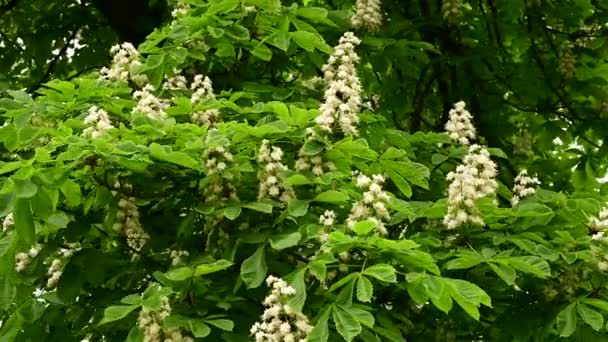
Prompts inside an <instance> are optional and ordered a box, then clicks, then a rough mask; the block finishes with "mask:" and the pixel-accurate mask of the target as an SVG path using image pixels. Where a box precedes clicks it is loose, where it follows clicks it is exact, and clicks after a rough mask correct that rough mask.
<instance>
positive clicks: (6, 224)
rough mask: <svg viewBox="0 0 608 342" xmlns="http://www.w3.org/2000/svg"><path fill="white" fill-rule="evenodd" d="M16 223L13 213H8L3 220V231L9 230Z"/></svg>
mask: <svg viewBox="0 0 608 342" xmlns="http://www.w3.org/2000/svg"><path fill="white" fill-rule="evenodd" d="M14 224H15V222H14V220H13V213H10V214H8V215H6V217H4V220H2V231H3V232H5V233H6V232H8V231H9V230H10V229H11V227H12V226H13V225H14Z"/></svg>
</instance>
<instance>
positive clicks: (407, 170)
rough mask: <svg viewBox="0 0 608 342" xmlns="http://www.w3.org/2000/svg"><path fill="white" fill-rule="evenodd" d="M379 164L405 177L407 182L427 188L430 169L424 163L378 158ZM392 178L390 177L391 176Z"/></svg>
mask: <svg viewBox="0 0 608 342" xmlns="http://www.w3.org/2000/svg"><path fill="white" fill-rule="evenodd" d="M380 164H381V165H382V166H383V167H384V168H385V169H386V170H391V171H392V172H394V173H397V174H398V175H400V176H401V177H403V178H405V180H407V181H408V182H409V183H412V184H414V185H417V186H419V187H421V188H423V189H426V190H428V189H429V182H428V178H429V177H430V175H431V171H430V170H429V169H428V168H427V167H426V166H424V165H422V164H420V163H414V162H403V161H393V160H384V159H383V160H380ZM391 179H392V177H391Z"/></svg>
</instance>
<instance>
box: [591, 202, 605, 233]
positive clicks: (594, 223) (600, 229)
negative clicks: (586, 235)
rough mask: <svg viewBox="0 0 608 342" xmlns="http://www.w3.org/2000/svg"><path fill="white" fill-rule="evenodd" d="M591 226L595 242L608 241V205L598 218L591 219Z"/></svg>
mask: <svg viewBox="0 0 608 342" xmlns="http://www.w3.org/2000/svg"><path fill="white" fill-rule="evenodd" d="M589 226H590V227H591V228H592V229H593V230H594V234H593V236H591V238H592V239H593V240H598V241H608V235H607V234H606V232H607V231H608V203H606V206H605V207H603V208H602V209H601V210H600V212H599V215H598V217H591V219H590V220H589Z"/></svg>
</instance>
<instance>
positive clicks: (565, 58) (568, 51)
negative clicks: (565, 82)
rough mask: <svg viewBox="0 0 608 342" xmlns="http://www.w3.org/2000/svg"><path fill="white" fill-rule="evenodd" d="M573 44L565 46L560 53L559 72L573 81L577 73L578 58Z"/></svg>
mask: <svg viewBox="0 0 608 342" xmlns="http://www.w3.org/2000/svg"><path fill="white" fill-rule="evenodd" d="M573 47H574V46H573V45H572V43H566V44H563V45H562V47H561V48H560V51H559V66H558V69H559V72H560V73H561V74H562V76H564V78H567V79H571V78H573V77H574V74H575V73H576V56H575V55H574V52H573V51H572V49H573Z"/></svg>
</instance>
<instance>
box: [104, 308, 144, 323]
mask: <svg viewBox="0 0 608 342" xmlns="http://www.w3.org/2000/svg"><path fill="white" fill-rule="evenodd" d="M137 308H139V305H113V306H109V307H107V308H106V309H105V310H104V311H103V318H102V320H101V322H100V323H99V324H100V325H101V324H106V323H110V322H114V321H118V320H120V319H123V318H125V317H127V315H128V314H129V313H131V311H133V310H135V309H137Z"/></svg>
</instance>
